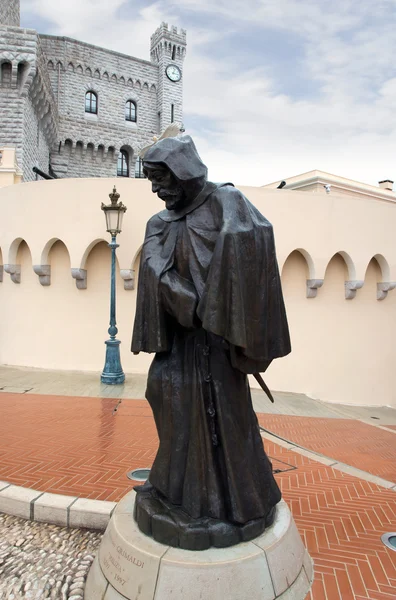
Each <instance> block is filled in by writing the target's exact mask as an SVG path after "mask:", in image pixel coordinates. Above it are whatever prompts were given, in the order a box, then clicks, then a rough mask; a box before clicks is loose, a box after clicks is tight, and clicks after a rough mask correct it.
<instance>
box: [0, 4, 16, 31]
mask: <svg viewBox="0 0 396 600" xmlns="http://www.w3.org/2000/svg"><path fill="white" fill-rule="evenodd" d="M19 5H20V2H19V0H1V2H0V25H12V26H14V27H19V23H20V6H19Z"/></svg>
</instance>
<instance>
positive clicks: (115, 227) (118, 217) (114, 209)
mask: <svg viewBox="0 0 396 600" xmlns="http://www.w3.org/2000/svg"><path fill="white" fill-rule="evenodd" d="M109 197H110V200H111V204H107V205H106V204H103V202H102V210H103V211H104V214H105V217H106V230H107V231H108V232H109V233H110V234H111V236H112V237H115V236H116V235H117V234H118V233H121V230H122V220H123V217H124V213H125V211H126V209H127V208H126V206H125V205H124V204H123V203H122V202H118V199H119V197H120V194H119V193H118V192H117V190H116V188H115V187H114V189H113V192H112V193H111V194H109Z"/></svg>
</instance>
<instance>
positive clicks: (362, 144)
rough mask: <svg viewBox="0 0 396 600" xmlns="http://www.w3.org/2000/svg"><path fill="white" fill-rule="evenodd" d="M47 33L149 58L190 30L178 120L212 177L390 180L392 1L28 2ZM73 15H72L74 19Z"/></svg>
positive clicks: (395, 21) (394, 86)
mask: <svg viewBox="0 0 396 600" xmlns="http://www.w3.org/2000/svg"><path fill="white" fill-rule="evenodd" d="M24 7H25V9H26V10H29V11H30V13H31V14H34V15H37V18H41V19H47V20H49V21H51V23H52V28H51V30H50V31H46V33H53V34H57V35H67V36H69V37H76V38H77V39H81V40H84V41H87V42H90V43H93V44H97V45H105V46H107V47H110V48H113V49H115V50H118V51H121V52H125V53H127V54H131V55H134V56H138V57H141V58H145V59H148V58H149V39H150V35H151V33H153V31H154V30H155V29H156V28H157V27H158V25H159V23H160V22H161V21H162V20H164V21H167V22H169V24H174V25H177V26H182V27H185V28H186V29H187V35H188V38H187V39H188V48H187V58H186V61H185V66H184V77H183V82H184V114H185V124H186V127H187V130H188V131H189V132H191V133H192V134H193V135H194V136H195V137H196V140H197V145H198V148H199V150H200V153H201V154H202V157H203V158H204V160H206V161H207V163H208V166H209V172H210V175H211V177H212V178H213V179H215V180H217V181H219V180H227V179H229V178H230V177H233V178H234V179H236V180H237V182H238V183H245V184H252V185H260V184H264V183H267V182H270V181H275V180H277V179H279V178H285V177H287V176H291V175H295V174H297V173H299V172H304V171H309V170H311V169H315V168H316V169H322V170H327V171H330V172H334V173H336V174H340V175H343V176H346V177H350V178H355V179H360V180H361V181H366V182H368V183H373V184H375V183H376V181H378V179H383V178H388V177H390V178H392V176H394V175H395V173H394V171H395V166H394V145H395V144H394V140H395V134H396V124H395V121H394V118H393V113H394V103H395V100H394V98H395V92H396V67H395V61H394V56H395V55H396V36H395V35H394V31H395V26H396V12H395V8H396V2H395V0H377V2H372V0H360V2H359V3H357V2H356V0H321V1H320V2H318V1H317V0H244V1H242V0H217V1H216V2H215V3H214V2H213V1H212V0H200V2H199V3H198V2H196V0H184V1H183V3H179V2H176V1H172V0H167V1H165V0H159V1H157V2H150V1H147V2H145V3H144V4H142V3H138V2H137V1H136V0H128V1H124V0H113V2H111V3H110V2H108V0H106V1H105V0H85V2H77V0H69V2H68V3H65V2H58V3H56V2H53V1H52V0H25V2H22V8H24ZM76 15H78V18H76Z"/></svg>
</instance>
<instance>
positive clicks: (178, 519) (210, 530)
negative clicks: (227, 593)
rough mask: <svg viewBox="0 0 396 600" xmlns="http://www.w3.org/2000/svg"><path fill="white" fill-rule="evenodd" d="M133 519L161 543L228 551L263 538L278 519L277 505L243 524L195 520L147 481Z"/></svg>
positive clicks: (138, 492) (139, 489)
mask: <svg viewBox="0 0 396 600" xmlns="http://www.w3.org/2000/svg"><path fill="white" fill-rule="evenodd" d="M135 490H136V500H135V510H134V517H135V519H136V522H137V524H138V526H139V529H140V531H141V532H142V533H144V534H145V535H149V536H150V537H152V538H154V539H155V540H156V541H157V542H160V544H165V545H166V546H174V547H176V548H183V549H184V550H200V551H201V550H208V548H210V547H212V546H214V547H215V548H228V547H229V546H235V544H240V543H241V542H249V541H250V540H252V539H254V538H256V537H258V536H260V535H262V534H263V533H264V531H265V529H266V528H268V527H270V526H271V525H272V524H273V522H274V518H275V514H276V507H275V506H274V507H273V508H272V509H271V511H270V513H269V514H268V516H267V517H265V518H264V517H262V518H261V519H254V520H253V521H248V522H247V523H245V524H244V525H236V524H234V523H230V522H226V521H219V520H218V519H210V518H209V517H202V518H200V519H193V518H192V517H190V516H189V515H188V514H187V513H186V512H184V510H182V509H181V508H180V507H178V506H174V505H173V504H171V503H170V502H169V501H168V500H166V498H164V497H163V496H161V495H160V494H159V493H158V492H157V491H156V489H155V488H154V487H153V486H152V485H151V484H150V483H149V482H148V481H147V482H146V483H145V484H144V485H142V486H136V487H135Z"/></svg>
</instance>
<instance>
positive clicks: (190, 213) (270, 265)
mask: <svg viewBox="0 0 396 600" xmlns="http://www.w3.org/2000/svg"><path fill="white" fill-rule="evenodd" d="M176 175H177V174H176ZM178 243H179V244H182V245H183V254H184V255H185V256H186V257H187V262H188V270H189V273H188V274H187V277H186V279H187V280H190V281H191V282H192V283H193V286H194V288H195V292H196V295H197V305H196V313H197V316H198V317H199V319H200V321H201V322H202V327H203V328H204V329H205V330H207V331H209V332H211V333H215V334H217V335H219V336H221V337H223V338H224V339H226V340H227V341H228V342H229V343H230V344H231V345H232V346H234V347H236V348H237V349H240V350H239V351H238V352H239V354H238V355H237V356H236V360H238V362H239V365H240V366H241V368H242V370H244V372H246V373H254V372H257V371H260V370H265V365H266V364H268V363H269V362H270V361H271V360H273V359H274V358H278V357H281V356H285V355H286V354H288V353H289V352H290V338H289V330H288V325H287V319H286V313H285V307H284V302H283V296H282V289H281V283H280V277H279V272H278V265H277V260H276V253H275V243H274V234H273V229H272V225H271V224H270V223H269V222H268V221H267V219H265V218H264V217H263V215H262V214H261V213H260V212H259V211H258V210H257V209H256V208H255V207H254V206H253V205H252V204H251V203H250V202H249V201H248V200H247V198H245V196H244V195H243V194H242V193H241V192H240V191H238V190H237V189H235V188H234V187H233V186H232V185H231V184H225V185H220V186H217V185H215V184H213V183H209V182H206V183H205V184H204V187H203V189H202V190H201V192H200V194H199V195H198V196H197V198H196V199H195V201H194V202H193V204H192V205H189V207H188V209H187V211H186V210H184V211H183V210H182V211H180V212H175V211H168V210H164V211H162V212H160V213H159V214H157V215H155V216H154V217H152V218H151V219H150V221H149V222H148V224H147V230H146V236H145V241H144V244H143V250H142V255H141V261H140V272H139V288H138V289H139V293H138V299H137V307H136V318H135V326H134V334H133V341H132V350H133V351H134V352H140V351H143V352H165V351H167V350H170V348H171V345H172V331H171V328H170V327H169V322H168V316H167V313H166V311H165V309H164V307H163V305H162V303H161V298H160V286H159V283H160V280H161V278H162V277H163V275H164V274H165V273H166V272H167V271H170V270H172V269H173V268H174V266H175V250H176V246H177V244H178ZM182 276H183V275H182ZM182 284H183V282H182ZM187 287H188V286H186V292H187V291H188V290H187ZM191 293H192V294H193V293H194V290H191ZM184 296H185V295H183V298H184ZM184 300H185V301H186V302H188V300H189V298H188V297H187V298H185V299H184Z"/></svg>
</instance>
